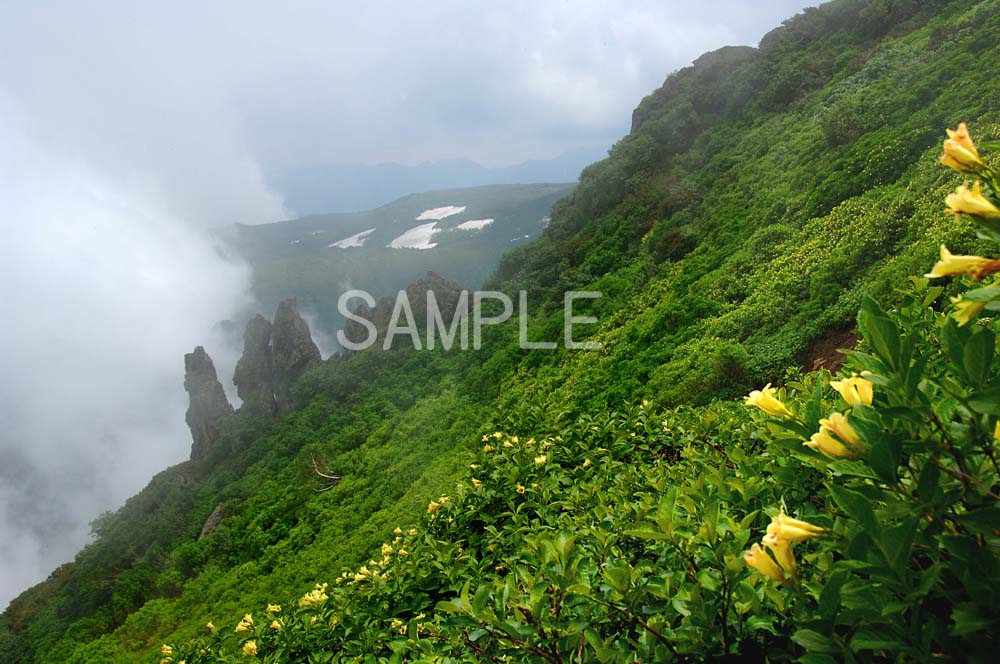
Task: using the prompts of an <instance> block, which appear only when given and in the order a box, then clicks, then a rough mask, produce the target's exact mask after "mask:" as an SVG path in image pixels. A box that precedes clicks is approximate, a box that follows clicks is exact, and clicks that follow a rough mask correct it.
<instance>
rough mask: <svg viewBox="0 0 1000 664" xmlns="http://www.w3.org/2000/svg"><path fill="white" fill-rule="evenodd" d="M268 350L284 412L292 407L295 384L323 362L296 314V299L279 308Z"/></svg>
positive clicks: (282, 303) (278, 396)
mask: <svg viewBox="0 0 1000 664" xmlns="http://www.w3.org/2000/svg"><path fill="white" fill-rule="evenodd" d="M271 349H272V352H273V357H274V396H275V400H276V401H277V403H278V408H279V409H284V408H287V407H288V405H289V404H290V403H291V396H292V395H291V391H292V385H294V384H295V381H296V380H298V378H299V376H301V375H302V374H303V372H305V370H306V369H308V368H309V367H311V366H313V365H315V364H318V363H319V362H320V361H321V359H322V358H321V357H320V353H319V348H317V347H316V344H315V343H313V340H312V335H311V334H310V332H309V324H308V323H306V321H305V320H304V319H303V318H302V316H301V315H300V314H299V304H298V301H297V300H295V298H290V299H287V300H284V301H282V302H281V303H280V304H279V305H278V310H277V311H276V312H275V314H274V324H273V326H272V327H271Z"/></svg>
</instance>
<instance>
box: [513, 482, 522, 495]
mask: <svg viewBox="0 0 1000 664" xmlns="http://www.w3.org/2000/svg"><path fill="white" fill-rule="evenodd" d="M514 490H515V491H517V492H518V493H524V485H523V484H518V485H517V488H516V489H514Z"/></svg>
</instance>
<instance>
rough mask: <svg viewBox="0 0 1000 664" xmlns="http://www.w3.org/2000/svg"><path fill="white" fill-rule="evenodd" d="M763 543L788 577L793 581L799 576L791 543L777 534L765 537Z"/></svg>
mask: <svg viewBox="0 0 1000 664" xmlns="http://www.w3.org/2000/svg"><path fill="white" fill-rule="evenodd" d="M761 542H762V543H763V544H764V546H765V547H766V548H768V549H770V551H771V553H773V554H774V559H775V560H777V561H778V564H779V565H781V569H782V570H783V571H784V572H785V574H786V575H788V576H789V577H790V578H792V579H794V578H796V577H797V576H798V566H797V565H796V564H795V554H794V553H792V543H791V542H789V541H788V540H786V539H784V538H782V537H778V535H777V534H775V533H772V534H770V535H764V539H762V540H761Z"/></svg>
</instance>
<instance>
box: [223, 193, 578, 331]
mask: <svg viewBox="0 0 1000 664" xmlns="http://www.w3.org/2000/svg"><path fill="white" fill-rule="evenodd" d="M572 189H573V185H571V184H533V185H489V186H482V187H472V188H462V189H446V190H441V191H431V192H425V193H421V194H411V195H409V196H404V197H403V198H400V199H398V200H396V201H393V202H392V203H389V204H388V205H384V206H382V207H380V208H377V209H375V210H369V211H366V212H355V213H349V214H325V215H313V216H309V217H304V218H302V219H295V220H292V221H284V222H280V223H274V224H263V225H257V226H242V225H241V226H237V228H236V235H235V237H234V238H233V240H232V244H233V245H234V246H235V247H236V249H237V250H238V251H239V252H240V254H242V255H243V256H244V258H246V260H247V261H248V262H249V263H250V264H251V266H252V267H253V290H254V295H255V296H256V299H257V300H258V301H259V302H260V303H261V304H262V306H263V307H264V308H265V309H271V308H273V307H274V306H275V305H276V304H277V303H278V302H279V301H280V300H282V299H284V298H286V297H288V296H290V295H294V296H295V297H297V298H298V299H299V302H300V304H301V305H302V306H303V308H304V309H306V310H307V311H309V312H310V313H312V314H314V315H315V316H316V318H317V320H318V322H319V323H320V325H321V327H322V328H323V329H325V330H326V331H327V332H328V333H332V331H334V330H337V329H339V328H340V327H341V324H342V322H343V318H342V316H340V314H339V313H338V312H337V310H336V306H337V298H338V296H339V294H340V293H341V292H343V291H346V290H350V289H360V290H366V291H368V292H370V293H372V294H373V295H374V296H375V297H376V298H378V297H381V296H383V295H387V294H390V293H393V294H394V293H395V292H396V291H398V290H399V289H400V288H403V287H405V286H406V285H407V284H410V283H412V282H413V281H415V280H416V279H418V278H419V277H421V276H422V275H424V274H425V273H426V272H428V271H432V270H437V271H441V272H446V273H447V275H448V277H449V278H451V279H453V280H454V281H457V282H459V283H461V284H462V285H464V286H466V287H468V288H476V287H478V286H480V285H481V284H482V283H483V281H484V280H485V279H486V277H488V276H489V275H490V274H491V273H492V272H493V270H494V269H495V268H496V265H497V263H498V262H499V260H500V256H501V255H502V254H503V253H504V252H506V251H508V250H509V249H510V248H511V247H515V246H518V245H519V244H523V243H525V242H528V241H529V240H532V239H534V238H536V237H538V235H539V234H540V233H541V232H542V230H543V229H544V228H545V225H546V224H547V223H548V219H549V211H550V209H551V207H552V204H553V203H554V202H555V201H556V200H558V199H559V198H562V197H563V196H565V195H566V194H567V193H569V192H570V191H572Z"/></svg>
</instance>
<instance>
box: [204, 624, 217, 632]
mask: <svg viewBox="0 0 1000 664" xmlns="http://www.w3.org/2000/svg"><path fill="white" fill-rule="evenodd" d="M205 629H207V630H208V631H210V632H214V631H215V625H213V624H212V623H206V624H205Z"/></svg>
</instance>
